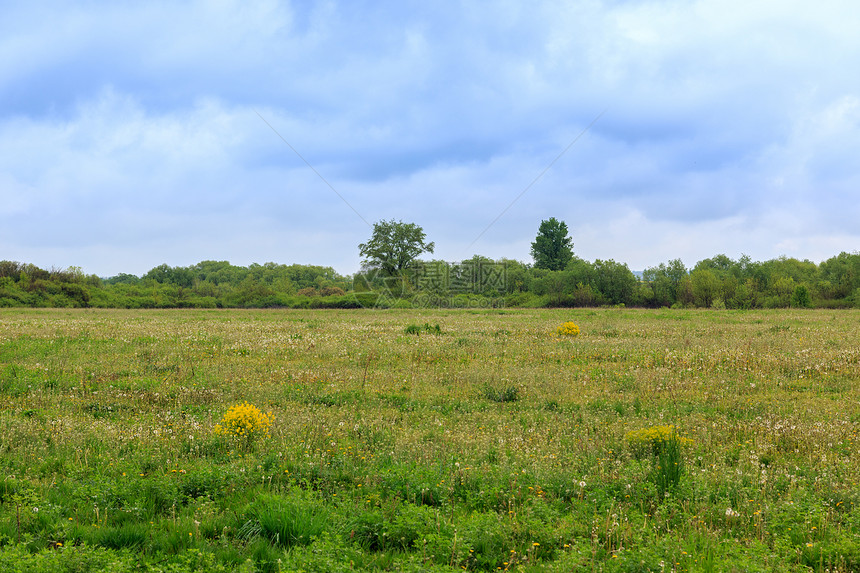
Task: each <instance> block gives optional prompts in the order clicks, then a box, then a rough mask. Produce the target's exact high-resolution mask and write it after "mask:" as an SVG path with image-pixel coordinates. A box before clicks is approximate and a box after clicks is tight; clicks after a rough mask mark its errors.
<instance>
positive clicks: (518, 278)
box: [0, 229, 860, 309]
mask: <svg viewBox="0 0 860 573" xmlns="http://www.w3.org/2000/svg"><path fill="white" fill-rule="evenodd" d="M556 230H557V229H556ZM565 259H567V260H566V263H565V264H564V267H563V268H560V269H558V270H553V269H551V268H545V267H541V266H538V265H537V264H534V265H533V264H526V263H523V262H519V261H514V260H509V259H498V260H493V259H489V258H486V257H481V256H477V255H476V256H474V257H472V258H471V259H468V260H465V261H461V262H459V263H456V264H453V263H448V262H445V261H438V260H431V261H412V262H411V264H410V265H409V266H408V267H405V268H404V269H401V270H400V271H399V273H398V274H397V275H396V276H392V275H391V274H390V273H383V272H378V273H374V272H372V271H373V269H365V270H364V272H362V273H359V274H357V275H355V276H343V275H340V274H338V273H337V272H335V271H334V269H332V268H330V267H321V266H314V265H295V264H294V265H283V264H275V263H266V264H263V265H260V264H252V265H250V266H248V267H241V266H235V265H231V264H230V263H228V262H226V261H203V262H200V263H198V264H196V265H192V266H188V267H171V266H168V265H161V266H158V267H155V268H153V269H152V270H150V271H149V272H147V273H146V274H144V275H143V276H141V277H138V276H135V275H130V274H120V275H117V276H114V277H110V278H99V277H97V276H95V275H85V274H84V273H83V271H82V270H81V269H80V268H78V267H70V268H68V269H62V270H58V269H51V270H44V269H41V268H39V267H36V266H35V265H32V264H23V263H18V262H12V261H0V307H2V306H6V307H10V306H28V307H103V308H269V307H283V308H357V307H362V306H405V307H409V306H413V305H415V306H419V305H420V306H424V305H431V306H435V305H437V303H438V304H448V303H450V301H451V300H454V301H457V300H461V301H462V302H463V303H464V304H463V306H466V305H467V304H468V302H469V301H473V302H474V301H475V300H476V299H479V300H483V301H492V304H499V305H505V306H530V307H581V306H604V305H625V306H637V307H647V308H659V307H675V308H694V307H698V308H729V309H753V308H789V307H792V308H801V307H824V308H860V253H853V254H849V253H844V252H843V253H840V254H839V255H837V256H835V257H832V258H830V259H828V260H826V261H824V262H822V263H820V264H816V263H813V262H811V261H808V260H803V261H801V260H797V259H793V258H786V257H780V258H778V259H773V260H770V261H765V262H755V261H752V260H751V259H750V258H749V257H747V256H742V257H741V258H740V259H738V260H732V259H731V258H729V257H727V256H725V255H717V256H715V257H713V258H709V259H705V260H702V261H699V262H698V263H696V265H695V266H694V267H693V268H691V269H688V268H686V267H685V266H684V264H683V263H682V262H681V261H680V260H678V259H676V260H672V261H668V262H667V263H662V264H660V265H658V266H656V267H651V268H648V269H645V270H644V271H643V272H642V273H641V276H637V275H636V274H634V273H633V272H632V271H631V270H630V269H629V268H628V267H627V265H626V264H623V263H618V262H615V261H613V260H595V261H593V262H589V261H585V260H583V259H580V258H578V257H576V256H573V255H571V256H570V258H569V259H568V258H567V256H566V255H563V256H561V257H560V258H559V257H558V256H554V257H550V258H548V259H547V260H548V261H550V263H551V264H552V265H558V264H559V263H558V261H559V260H565ZM452 306H458V305H457V304H454V305H452Z"/></svg>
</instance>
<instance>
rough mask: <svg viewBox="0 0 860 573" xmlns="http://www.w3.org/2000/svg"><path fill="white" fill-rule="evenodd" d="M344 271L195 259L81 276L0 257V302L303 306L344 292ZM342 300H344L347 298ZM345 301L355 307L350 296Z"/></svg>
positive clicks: (346, 283)
mask: <svg viewBox="0 0 860 573" xmlns="http://www.w3.org/2000/svg"><path fill="white" fill-rule="evenodd" d="M351 288H352V279H351V277H345V276H342V275H339V274H338V273H337V272H335V270H334V269H332V268H331V267H320V266H314V265H281V264H275V263H266V264H263V265H260V264H256V263H255V264H252V265H250V266H248V267H240V266H235V265H231V264H230V263H229V262H227V261H203V262H200V263H197V264H196V265H192V266H189V267H171V266H169V265H166V264H165V265H160V266H158V267H155V268H154V269H151V270H150V271H149V272H147V273H146V274H145V275H143V276H142V277H138V276H136V275H131V274H119V275H117V276H114V277H110V278H104V279H102V278H99V277H97V276H95V275H89V276H86V275H84V274H83V272H82V271H81V270H80V269H79V268H76V267H72V268H70V269H66V270H56V269H52V270H43V269H40V268H38V267H36V266H34V265H31V264H22V263H17V262H12V261H0V307H2V306H32V307H104V308H265V307H311V306H314V304H318V303H319V301H320V300H325V301H326V302H327V304H330V305H331V304H335V305H336V302H337V301H335V299H337V298H338V297H341V298H343V297H345V296H346V292H347V291H348V290H350V289H351ZM342 305H345V306H349V301H345V302H343V303H342ZM352 305H353V306H358V305H357V304H355V303H354V302H353V304H352Z"/></svg>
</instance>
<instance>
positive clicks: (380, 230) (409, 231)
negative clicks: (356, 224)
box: [358, 219, 436, 276]
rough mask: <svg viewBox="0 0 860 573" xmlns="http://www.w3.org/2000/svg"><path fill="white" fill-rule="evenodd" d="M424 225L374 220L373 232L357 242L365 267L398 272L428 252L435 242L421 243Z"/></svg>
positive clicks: (384, 271)
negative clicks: (362, 240)
mask: <svg viewBox="0 0 860 573" xmlns="http://www.w3.org/2000/svg"><path fill="white" fill-rule="evenodd" d="M424 239H425V234H424V229H422V228H421V227H420V226H418V225H416V224H415V223H404V222H403V221H395V220H394V219H391V220H390V221H377V222H376V223H374V224H373V235H372V236H371V237H370V240H368V241H367V242H366V243H361V244H360V245H358V250H359V253H360V254H361V256H362V257H364V260H363V261H362V265H364V266H365V267H367V268H375V269H379V270H381V271H382V272H383V273H384V274H385V275H387V276H394V275H398V274H400V273H401V272H402V271H403V269H405V268H406V267H407V266H408V265H409V263H411V262H412V261H413V260H415V258H416V257H417V256H418V255H420V254H421V253H425V252H426V253H432V252H433V249H434V248H435V247H436V245H435V244H434V243H432V242H430V243H425V242H424Z"/></svg>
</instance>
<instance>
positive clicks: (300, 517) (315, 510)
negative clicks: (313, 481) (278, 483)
mask: <svg viewBox="0 0 860 573" xmlns="http://www.w3.org/2000/svg"><path fill="white" fill-rule="evenodd" d="M245 515H246V518H247V521H246V522H245V524H244V525H243V526H242V529H241V531H240V535H241V536H242V537H244V538H246V539H254V538H256V537H262V538H264V539H267V540H268V541H270V542H271V543H273V544H275V545H278V546H280V547H291V546H294V545H308V544H310V543H311V542H312V541H313V540H314V538H315V537H317V536H319V535H320V534H321V533H322V532H323V531H324V530H325V528H326V525H327V524H328V521H329V511H328V509H327V508H326V507H325V506H324V505H323V504H321V503H320V502H318V501H316V500H315V499H313V498H312V497H311V496H307V495H301V494H298V493H296V494H293V495H290V496H287V497H282V496H270V495H266V496H261V497H259V498H258V499H257V500H256V501H254V503H252V504H251V506H250V507H249V508H248V510H247V511H246V512H245Z"/></svg>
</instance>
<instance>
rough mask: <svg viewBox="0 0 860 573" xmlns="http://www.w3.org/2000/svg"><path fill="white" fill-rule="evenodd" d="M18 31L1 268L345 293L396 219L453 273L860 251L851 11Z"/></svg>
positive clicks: (464, 11) (672, 6) (3, 121)
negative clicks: (574, 259) (532, 264)
mask: <svg viewBox="0 0 860 573" xmlns="http://www.w3.org/2000/svg"><path fill="white" fill-rule="evenodd" d="M0 15H2V17H0V259H8V260H17V261H21V262H31V263H34V264H37V265H39V266H42V267H45V268H51V267H57V268H65V267H68V266H80V267H83V270H84V271H85V272H86V273H88V274H89V273H94V274H98V275H100V276H112V275H115V274H118V273H121V272H127V273H133V274H138V275H140V274H143V273H145V272H146V271H147V270H149V269H151V268H152V267H155V266H157V265H159V264H161V263H167V264H170V265H172V266H186V265H191V264H194V263H196V262H199V261H201V260H210V259H215V260H229V261H230V262H232V263H233V264H237V265H247V264H250V263H252V262H258V263H264V262H268V261H273V262H277V263H287V264H290V263H306V264H319V265H324V266H332V267H334V268H335V269H337V270H338V271H339V272H341V273H344V274H349V273H352V272H355V271H356V270H358V268H359V262H360V257H359V254H358V248H357V245H358V244H359V243H361V242H364V241H365V240H367V239H368V238H369V236H370V228H369V227H368V226H367V224H366V223H365V221H368V222H371V223H372V222H373V221H378V220H380V219H392V218H394V219H402V220H404V221H407V222H415V223H417V224H419V225H421V226H423V227H424V230H425V231H426V233H427V237H428V239H429V240H432V241H435V243H436V253H435V257H437V258H443V259H446V260H452V261H453V260H460V259H463V258H466V257H469V256H471V255H473V254H476V253H477V254H481V255H485V256H489V257H493V258H498V257H508V258H514V259H519V260H522V261H530V256H529V246H530V243H531V241H533V240H534V236H535V234H536V232H537V228H538V226H539V224H540V221H541V220H542V219H547V218H549V217H556V218H557V219H560V220H563V221H565V222H566V223H567V225H568V227H569V228H570V230H571V234H572V237H573V241H574V251H575V253H576V254H577V255H579V256H580V257H582V258H585V259H588V260H594V259H598V258H599V259H614V260H616V261H620V262H625V263H627V264H628V265H629V266H630V268H631V269H635V270H641V269H644V268H646V267H649V266H655V265H657V264H659V263H661V262H666V261H668V260H670V259H674V258H681V259H682V260H683V261H684V262H685V263H686V264H687V265H688V266H692V265H693V264H695V262H696V261H698V260H701V259H703V258H706V257H711V256H713V255H716V254H718V253H724V254H726V255H728V256H730V257H732V258H737V257H739V256H741V254H748V255H750V256H751V257H752V258H753V259H754V260H767V259H770V258H774V257H778V256H780V255H786V256H789V257H796V258H801V259H804V258H808V259H811V260H813V261H815V262H820V261H821V260H824V259H826V258H829V257H830V256H833V255H836V254H838V253H839V252H841V251H848V252H854V251H858V250H860V200H858V198H860V193H858V190H860V161H858V157H860V156H858V149H860V75H858V74H857V73H856V71H855V68H856V67H857V64H858V62H860V35H858V34H857V30H858V29H860V9H858V7H857V6H856V3H854V2H851V1H839V0H833V1H824V2H817V3H810V2H800V1H790V0H781V1H771V0H760V1H758V2H754V3H749V2H747V1H746V0H744V1H740V0H715V1H711V0H704V1H698V2H696V1H666V0H643V1H639V2H636V1H625V0H617V1H608V0H607V1H597V0H595V1H583V2H568V1H543V0H538V1H533V2H513V1H499V2H447V1H440V2H432V3H431V2H426V1H422V2H412V1H391V2H387V1H380V2H369V1H351V2H346V1H342V0H335V1H329V2H323V1H320V2H298V1H293V2H289V1H280V2H278V1H269V2H240V1H235V2H234V1H231V0H220V1H210V2H202V1H201V2H174V1H171V2H159V1H151V2H142V3H133V2H98V1H95V0H89V1H85V2H76V3H71V2H64V1H63V2H61V1H57V2H51V1H44V2H38V3H36V2H17V1H12V2H4V4H3V7H2V8H0ZM602 112H604V113H603V115H602V116H600V118H599V120H598V121H597V122H596V123H594V125H593V126H592V127H591V128H590V129H589V130H588V131H587V132H586V133H585V134H584V135H582V137H581V138H580V139H579V140H578V141H576V143H575V144H574V145H573V146H571V147H570V149H569V150H568V151H567V152H566V153H565V154H564V155H562V156H561V157H560V158H559V159H558V161H556V162H555V163H554V164H553V165H552V167H551V168H550V169H549V170H547V171H546V173H545V174H544V175H543V177H541V178H540V179H539V180H538V181H537V182H536V183H535V184H534V185H533V186H532V187H531V188H529V189H528V191H527V192H525V193H524V194H522V196H521V198H520V199H519V200H517V201H516V203H515V204H514V205H513V206H512V207H511V208H510V209H509V210H508V211H507V212H505V214H504V215H503V216H502V217H500V218H499V219H498V221H496V222H495V223H494V224H493V225H492V226H491V227H490V228H489V229H487V230H486V232H485V233H484V234H483V235H481V232H482V231H484V230H485V229H486V228H487V226H488V225H489V224H490V223H491V221H493V220H494V219H495V218H496V217H497V216H498V215H499V214H500V213H501V212H502V211H503V210H504V209H505V208H506V207H508V206H509V205H510V204H511V202H512V201H513V200H514V199H515V198H516V197H517V196H519V195H520V194H521V193H522V192H523V190H524V189H526V187H527V186H528V185H529V184H530V183H531V182H532V181H533V180H534V179H535V177H537V176H538V175H539V174H540V173H541V172H542V171H543V170H544V169H546V167H547V166H548V165H550V163H551V162H552V161H553V160H554V159H555V158H556V157H557V156H558V155H559V153H561V152H562V150H564V149H565V147H567V146H568V145H569V144H570V143H571V142H572V141H573V140H574V139H575V138H576V137H577V136H578V135H580V134H581V133H582V132H583V130H584V129H585V128H586V127H587V126H588V125H589V124H590V123H591V122H592V121H593V120H594V119H595V118H596V117H598V116H599V115H600V114H601V113H602ZM261 116H262V118H264V119H265V122H264V121H263V119H261ZM266 122H268V123H269V124H271V126H272V127H274V129H275V130H277V132H278V133H277V134H276V133H275V132H274V131H273V130H272V129H271V128H270V127H269V125H267V124H266ZM278 134H280V136H282V137H283V138H284V139H285V140H286V141H287V142H289V144H290V145H292V146H293V147H294V148H295V149H296V150H297V151H298V152H299V153H300V154H301V155H302V157H304V159H306V160H307V161H308V162H309V163H310V164H311V165H312V166H313V167H314V168H315V169H316V170H317V172H319V173H320V174H321V175H322V176H323V177H324V178H325V180H326V181H327V182H328V184H330V185H331V186H332V187H334V189H336V190H337V192H338V193H339V194H340V195H341V196H342V197H343V198H344V199H345V200H346V201H347V202H348V203H349V205H351V206H352V207H353V208H354V209H355V211H357V212H358V213H359V214H360V215H361V216H360V217H359V216H358V215H356V213H355V212H354V211H353V210H352V209H351V208H350V207H349V206H348V205H347V204H345V203H344V201H342V200H341V199H340V198H339V197H338V195H337V194H336V193H335V192H333V191H332V190H331V188H329V186H328V185H327V184H326V183H325V182H324V181H322V180H321V179H320V178H319V177H318V176H317V175H316V174H315V173H314V171H313V170H311V169H310V168H309V167H308V166H307V165H306V164H305V163H304V162H303V161H302V159H301V158H300V157H298V156H297V155H296V154H295V153H294V152H293V151H292V150H291V149H290V147H289V146H288V145H286V144H285V143H284V141H282V140H281V139H280V137H279V135H278ZM362 218H363V219H364V220H363V219H362ZM479 236H480V238H479ZM476 239H477V241H476Z"/></svg>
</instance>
